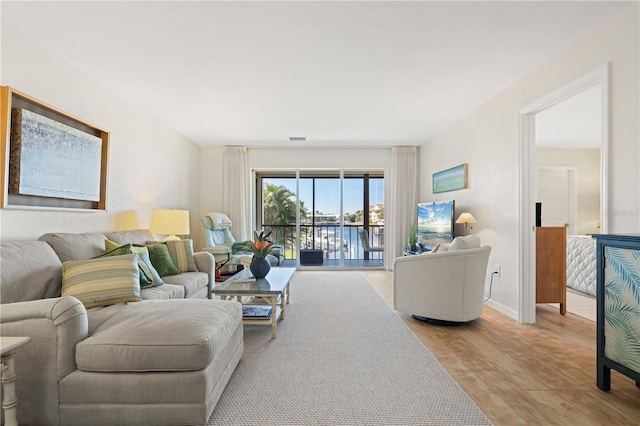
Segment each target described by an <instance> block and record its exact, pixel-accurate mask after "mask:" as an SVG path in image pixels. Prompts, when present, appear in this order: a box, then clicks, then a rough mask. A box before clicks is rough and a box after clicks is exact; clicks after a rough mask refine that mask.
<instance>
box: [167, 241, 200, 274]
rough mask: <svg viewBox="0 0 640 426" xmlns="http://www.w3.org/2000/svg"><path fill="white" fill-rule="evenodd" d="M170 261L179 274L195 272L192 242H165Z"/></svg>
mask: <svg viewBox="0 0 640 426" xmlns="http://www.w3.org/2000/svg"><path fill="white" fill-rule="evenodd" d="M165 243H166V244H167V248H168V249H169V256H171V260H173V263H175V265H176V266H177V267H178V269H179V270H180V272H196V271H197V270H198V269H197V268H196V259H195V258H194V257H193V256H194V254H193V240H180V241H166V242H165Z"/></svg>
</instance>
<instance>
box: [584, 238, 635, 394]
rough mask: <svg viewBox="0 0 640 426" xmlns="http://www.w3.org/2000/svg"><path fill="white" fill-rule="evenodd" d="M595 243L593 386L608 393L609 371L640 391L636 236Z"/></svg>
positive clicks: (602, 239)
mask: <svg viewBox="0 0 640 426" xmlns="http://www.w3.org/2000/svg"><path fill="white" fill-rule="evenodd" d="M593 238H595V239H596V241H597V252H596V256H597V260H596V268H597V277H598V278H597V290H596V298H597V342H596V343H597V379H596V382H597V385H598V387H599V388H600V389H602V390H604V391H608V390H610V389H611V369H614V370H616V371H619V372H620V373H622V374H624V375H626V376H628V377H630V378H631V379H633V380H635V381H636V386H638V387H640V235H605V234H602V235H594V236H593Z"/></svg>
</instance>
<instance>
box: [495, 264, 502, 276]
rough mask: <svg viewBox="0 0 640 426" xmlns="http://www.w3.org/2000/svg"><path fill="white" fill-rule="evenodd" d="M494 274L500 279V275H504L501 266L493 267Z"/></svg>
mask: <svg viewBox="0 0 640 426" xmlns="http://www.w3.org/2000/svg"><path fill="white" fill-rule="evenodd" d="M493 273H494V274H496V275H497V276H498V277H500V275H501V274H502V268H501V267H500V265H495V266H494V267H493Z"/></svg>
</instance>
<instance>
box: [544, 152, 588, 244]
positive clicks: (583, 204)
mask: <svg viewBox="0 0 640 426" xmlns="http://www.w3.org/2000/svg"><path fill="white" fill-rule="evenodd" d="M536 165H537V166H538V167H540V166H575V168H576V193H577V194H576V195H577V197H576V198H577V203H578V205H577V212H576V213H577V215H576V216H577V218H576V219H577V223H576V227H575V232H576V234H595V233H597V232H598V231H597V229H596V227H597V225H598V223H600V150H599V149H540V148H539V149H536Z"/></svg>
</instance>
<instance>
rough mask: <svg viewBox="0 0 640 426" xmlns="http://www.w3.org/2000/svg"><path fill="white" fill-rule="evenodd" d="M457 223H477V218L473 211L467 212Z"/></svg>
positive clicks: (465, 224)
mask: <svg viewBox="0 0 640 426" xmlns="http://www.w3.org/2000/svg"><path fill="white" fill-rule="evenodd" d="M456 223H464V226H465V227H466V226H467V224H468V223H476V218H475V217H473V215H472V214H471V213H467V212H465V213H462V214H461V215H460V216H459V217H458V220H456Z"/></svg>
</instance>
